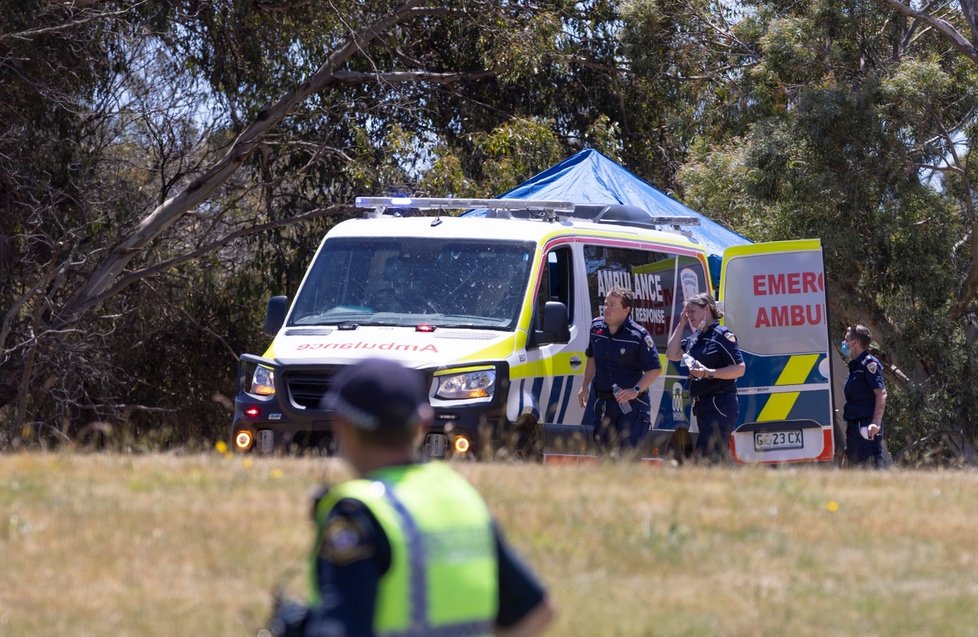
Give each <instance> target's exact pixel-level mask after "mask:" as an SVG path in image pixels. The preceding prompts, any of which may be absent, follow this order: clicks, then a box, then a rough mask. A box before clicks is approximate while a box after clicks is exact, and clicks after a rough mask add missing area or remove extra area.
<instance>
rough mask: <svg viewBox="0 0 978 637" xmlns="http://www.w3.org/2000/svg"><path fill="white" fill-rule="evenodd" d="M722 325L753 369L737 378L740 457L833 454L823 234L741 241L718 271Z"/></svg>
mask: <svg viewBox="0 0 978 637" xmlns="http://www.w3.org/2000/svg"><path fill="white" fill-rule="evenodd" d="M720 300H721V301H722V302H723V310H724V312H725V316H724V319H723V322H724V324H725V325H726V326H727V327H728V328H730V330H731V331H732V332H733V333H734V334H735V335H736V338H737V341H738V344H739V345H740V349H741V352H742V353H743V355H744V362H745V363H746V365H747V371H746V373H745V374H744V376H743V377H741V378H740V379H739V380H738V381H737V393H738V396H739V400H740V423H739V426H738V427H737V429H736V430H735V431H734V434H733V447H732V448H733V451H734V458H735V459H736V460H737V461H738V462H742V463H781V462H802V461H828V460H832V458H833V455H834V437H833V418H832V386H831V369H830V368H831V362H830V358H829V334H828V318H827V305H826V302H825V269H824V265H823V258H822V247H821V243H820V242H819V240H817V239H809V240H799V241H776V242H771V243H755V244H749V245H742V246H735V247H732V248H728V249H727V250H725V251H724V255H723V267H722V269H721V273H720Z"/></svg>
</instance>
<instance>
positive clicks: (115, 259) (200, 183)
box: [58, 0, 427, 322]
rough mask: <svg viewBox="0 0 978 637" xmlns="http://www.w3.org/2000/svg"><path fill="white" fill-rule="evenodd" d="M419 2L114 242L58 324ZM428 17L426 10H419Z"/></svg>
mask: <svg viewBox="0 0 978 637" xmlns="http://www.w3.org/2000/svg"><path fill="white" fill-rule="evenodd" d="M421 2H422V0H407V1H406V2H405V3H404V4H402V5H401V6H400V7H398V8H397V9H396V10H395V11H394V12H393V13H392V14H390V15H387V16H384V17H382V18H380V19H378V20H376V21H374V22H373V23H372V24H371V25H370V26H368V27H366V28H365V29H363V30H362V31H359V32H357V33H352V34H350V35H349V36H347V37H346V38H345V39H344V40H343V41H342V42H341V43H340V45H339V46H338V47H337V48H336V49H335V50H334V51H333V52H332V53H331V54H330V56H329V57H328V58H327V60H326V62H325V63H324V64H323V65H322V66H321V67H319V69H318V70H317V71H316V72H315V73H314V74H313V75H312V76H311V77H309V78H308V79H306V80H305V81H304V82H302V83H301V84H300V85H299V86H298V87H296V88H294V89H293V90H291V91H289V92H288V93H286V94H285V95H283V96H282V97H281V98H279V100H278V101H277V102H276V103H275V104H273V105H271V106H269V107H268V108H264V109H262V110H261V111H260V112H259V113H258V116H257V117H256V119H255V121H254V122H252V123H251V124H250V125H249V126H248V127H247V128H246V129H245V130H244V131H242V133H241V134H240V135H239V136H238V138H237V139H236V140H235V141H234V143H233V144H232V145H231V147H230V149H228V152H227V153H226V154H225V155H224V157H223V158H221V159H220V160H219V161H218V162H217V163H216V164H214V165H213V166H211V167H210V168H209V169H207V170H206V171H204V173H203V174H202V175H200V176H199V177H197V178H196V179H195V180H194V181H193V182H191V183H190V185H188V186H187V187H186V188H184V190H182V191H181V192H179V193H178V194H176V195H174V196H173V197H171V198H169V199H167V200H166V201H164V202H163V203H162V204H160V205H159V206H157V207H156V209H155V210H153V212H151V213H150V214H149V215H147V216H146V217H145V218H144V219H143V220H142V222H140V223H139V225H138V226H136V227H135V228H133V229H132V230H130V231H129V232H128V234H127V235H126V236H125V237H124V238H123V239H122V241H120V242H119V243H117V244H116V245H115V246H114V247H113V248H112V249H111V250H110V251H109V253H108V254H107V255H106V257H105V259H104V260H103V261H102V263H101V265H99V266H98V267H97V268H96V269H95V271H94V272H92V273H91V275H89V277H88V279H87V280H86V281H85V282H84V283H83V284H82V285H81V286H80V287H79V288H78V290H77V291H76V292H75V294H74V295H72V297H71V298H70V299H69V300H68V302H67V303H66V304H65V307H64V311H63V313H62V314H61V316H60V317H58V318H59V320H61V321H63V322H73V321H76V320H78V318H79V317H80V316H81V315H82V314H84V313H85V312H86V311H88V310H89V309H91V308H92V307H93V306H94V305H95V304H96V303H98V301H99V299H102V298H105V292H106V291H107V290H109V289H110V288H111V287H112V284H113V282H114V281H115V280H116V279H117V278H118V277H119V275H120V274H121V273H122V271H123V270H124V269H125V267H126V265H127V264H128V263H129V261H131V260H132V258H133V257H134V256H136V254H138V252H139V251H140V250H141V249H142V248H144V247H145V246H146V245H147V244H149V243H150V242H151V241H153V240H154V239H155V238H156V237H158V236H159V235H160V234H161V233H163V232H164V231H165V230H167V229H168V228H169V227H170V226H172V225H173V224H174V223H176V221H177V220H179V219H180V218H181V217H182V216H183V215H184V214H186V212H187V211H188V210H190V209H191V208H194V207H195V206H197V205H199V204H200V203H202V202H204V201H205V200H207V198H208V197H210V196H211V195H212V194H213V193H214V192H215V191H216V190H217V189H218V188H219V187H220V186H221V185H222V184H224V183H225V182H226V181H227V180H228V178H230V177H231V175H233V174H234V173H235V172H236V171H237V170H238V168H239V167H240V166H241V165H242V164H243V163H244V161H245V159H247V157H248V156H249V155H250V154H251V153H252V151H254V150H255V148H257V146H258V144H259V143H260V142H261V139H262V137H264V136H265V135H266V134H267V133H268V132H269V131H270V130H272V129H273V128H275V126H277V125H278V124H279V123H280V122H281V121H282V120H283V119H284V118H285V116H286V115H288V114H289V113H290V112H291V111H292V110H293V109H294V108H295V107H296V105H298V104H299V103H301V102H302V101H303V100H305V99H306V98H307V97H309V96H310V95H312V94H313V93H317V92H320V91H324V90H326V89H327V88H329V87H330V86H331V85H332V84H334V83H335V82H336V73H337V72H338V71H337V69H338V68H339V67H340V66H341V65H343V64H344V63H346V62H347V61H348V60H349V59H350V58H351V57H353V56H354V55H356V54H357V53H360V52H362V51H364V50H365V49H366V48H367V46H368V45H369V44H370V43H371V42H372V41H374V40H376V39H377V38H378V37H379V36H381V35H383V34H385V33H386V32H388V31H389V30H390V29H392V28H393V27H395V26H396V25H397V24H399V23H400V22H402V21H404V20H405V19H407V18H410V17H414V16H415V15H416V9H417V6H418V5H419V4H421ZM417 12H418V13H421V14H426V13H427V12H426V11H425V10H417Z"/></svg>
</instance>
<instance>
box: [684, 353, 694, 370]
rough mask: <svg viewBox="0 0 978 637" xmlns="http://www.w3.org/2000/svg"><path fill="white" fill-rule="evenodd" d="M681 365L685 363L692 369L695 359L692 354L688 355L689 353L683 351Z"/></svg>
mask: <svg viewBox="0 0 978 637" xmlns="http://www.w3.org/2000/svg"><path fill="white" fill-rule="evenodd" d="M683 365H685V366H686V367H688V368H690V369H693V368H694V367H696V359H695V358H693V357H692V356H690V355H689V354H686V353H685V352H684V353H683Z"/></svg>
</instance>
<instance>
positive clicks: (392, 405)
mask: <svg viewBox="0 0 978 637" xmlns="http://www.w3.org/2000/svg"><path fill="white" fill-rule="evenodd" d="M322 405H323V406H324V407H325V408H327V409H332V410H333V411H335V412H337V413H338V414H340V415H341V416H343V418H344V419H345V420H346V421H347V422H349V423H350V424H351V425H353V426H354V427H356V428H358V429H361V430H363V431H380V430H387V431H391V430H398V429H407V428H410V427H413V426H414V425H416V424H417V423H418V421H419V420H421V419H424V418H426V417H427V416H428V414H429V413H430V410H431V408H430V407H429V406H428V401H427V393H426V391H425V387H424V378H423V377H422V375H421V373H420V372H418V371H417V370H414V369H409V368H407V367H404V366H403V365H401V364H400V363H398V362H397V361H393V360H389V359H386V358H368V359H365V360H362V361H360V362H358V363H354V364H353V365H350V366H348V367H344V368H343V369H342V370H341V371H340V372H339V373H338V374H337V375H336V376H334V377H333V385H332V387H331V388H330V390H329V391H328V392H327V393H326V395H325V396H324V397H323V401H322Z"/></svg>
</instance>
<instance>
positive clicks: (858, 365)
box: [842, 325, 886, 468]
mask: <svg viewBox="0 0 978 637" xmlns="http://www.w3.org/2000/svg"><path fill="white" fill-rule="evenodd" d="M870 341H872V334H871V332H870V331H869V328H868V327H865V326H863V325H853V326H852V327H850V328H849V329H847V330H846V336H845V340H844V341H843V342H842V351H843V355H848V356H849V377H848V378H847V379H846V386H845V393H846V404H845V408H844V409H843V412H842V417H843V418H845V421H846V459H847V461H848V463H849V464H851V465H854V466H867V467H874V468H883V467H885V466H886V462H885V459H884V458H885V456H884V454H883V412H884V411H885V410H886V387H884V385H883V365H882V364H881V363H880V362H879V359H877V358H876V357H875V356H873V355H872V354H870V353H869V343H870Z"/></svg>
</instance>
